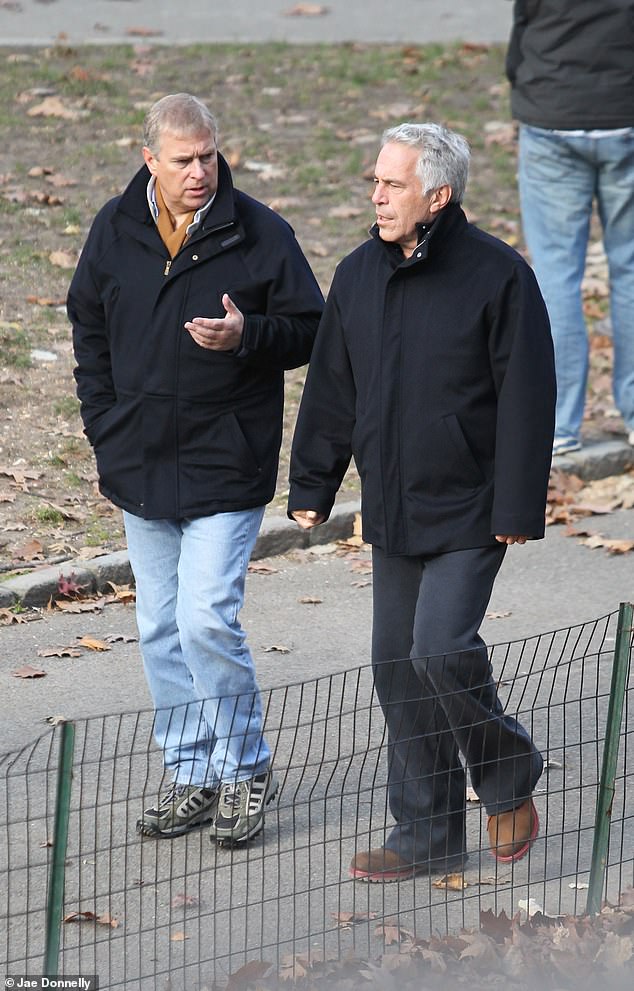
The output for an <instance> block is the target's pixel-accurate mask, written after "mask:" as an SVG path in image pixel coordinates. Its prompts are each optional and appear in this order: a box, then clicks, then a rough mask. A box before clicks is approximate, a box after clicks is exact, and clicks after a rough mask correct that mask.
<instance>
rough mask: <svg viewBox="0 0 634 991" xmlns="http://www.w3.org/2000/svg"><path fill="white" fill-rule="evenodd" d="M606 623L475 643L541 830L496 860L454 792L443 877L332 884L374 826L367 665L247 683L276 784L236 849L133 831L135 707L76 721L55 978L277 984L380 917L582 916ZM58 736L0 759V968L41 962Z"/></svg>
mask: <svg viewBox="0 0 634 991" xmlns="http://www.w3.org/2000/svg"><path fill="white" fill-rule="evenodd" d="M617 616H618V614H617V613H616V612H615V613H612V614H610V615H608V616H606V617H603V618H601V619H598V620H596V621H594V622H592V623H589V624H584V625H581V626H578V627H574V628H568V629H564V630H559V631H555V632H551V633H547V634H541V635H539V636H535V637H533V638H529V639H526V640H522V641H517V642H512V643H507V644H498V645H495V646H493V647H491V648H489V657H490V661H491V666H492V671H493V674H494V677H495V679H496V682H497V685H498V692H499V695H500V698H501V700H502V702H503V704H504V706H505V709H506V712H507V713H509V714H512V715H514V716H516V717H517V718H518V720H519V721H520V722H521V723H522V724H523V725H524V726H525V727H526V729H527V730H528V731H529V732H530V734H531V735H532V737H533V739H534V740H535V742H536V744H537V746H538V747H539V749H540V750H541V752H542V753H543V755H544V757H545V770H544V773H543V775H542V778H541V779H540V782H539V784H538V786H537V789H536V791H535V793H534V799H535V803H536V806H537V808H538V811H539V816H540V820H541V833H540V837H539V839H538V840H537V842H536V843H535V845H534V846H533V847H532V849H531V851H530V853H529V855H528V856H527V857H526V858H524V859H523V860H521V861H518V862H517V863H511V864H502V863H500V862H498V861H496V860H495V859H494V858H493V857H492V856H491V854H490V851H489V841H488V837H487V833H486V813H485V811H484V809H483V808H482V807H481V805H480V803H479V802H478V801H477V800H474V799H475V796H474V795H472V794H471V792H470V791H468V792H467V795H468V797H469V800H468V801H467V811H466V824H467V825H466V829H467V851H468V855H469V859H468V861H467V863H466V866H465V868H464V872H463V873H461V874H459V875H452V876H449V877H443V876H442V875H426V874H419V875H417V876H415V877H414V878H412V879H411V880H408V881H405V882H401V883H400V884H389V885H384V884H361V883H359V882H358V881H357V882H355V881H354V880H352V879H351V878H350V877H349V873H348V868H349V864H350V860H351V858H352V857H353V856H354V855H355V854H356V853H357V852H359V851H361V850H367V849H369V848H372V847H377V846H381V845H382V844H383V843H384V841H385V837H386V835H387V833H389V830H390V828H391V820H390V816H389V813H388V811H387V804H386V759H385V758H386V752H387V750H388V740H387V739H386V730H385V719H384V715H383V712H382V711H381V708H380V706H379V704H378V702H377V701H376V698H375V696H374V694H373V678H372V671H371V669H370V667H369V666H363V667H358V668H354V669H352V670H346V671H342V672H340V673H338V674H334V675H329V676H327V677H321V678H319V677H318V678H315V679H314V680H311V681H306V682H302V683H299V684H293V685H288V686H285V687H283V688H275V689H271V690H268V691H266V690H265V691H262V693H261V698H262V704H263V707H264V711H265V728H266V737H267V740H268V743H269V746H270V747H271V750H272V754H273V764H274V766H275V769H276V773H277V776H278V778H279V782H280V788H279V793H278V797H277V800H276V801H275V802H274V803H272V804H271V805H270V806H269V808H268V810H267V814H266V824H265V828H264V831H263V832H262V833H261V834H260V835H259V836H258V837H256V838H255V839H253V840H252V841H250V842H249V843H248V844H243V845H241V846H240V847H234V848H230V847H229V848H226V847H220V846H218V845H217V844H216V843H214V842H211V841H210V838H209V831H208V829H206V828H202V829H199V830H195V831H192V832H189V833H187V834H185V835H182V836H180V837H176V838H174V839H171V840H167V839H159V840H156V839H153V838H150V837H144V836H141V835H139V834H138V833H137V831H136V821H137V819H138V818H139V815H140V813H141V811H142V809H143V808H145V807H147V806H148V805H152V804H154V803H155V800H156V797H157V793H158V791H159V789H160V787H161V783H162V775H163V769H162V761H161V756H160V754H159V753H158V752H157V749H156V747H155V746H154V745H153V743H152V731H153V718H154V717H153V713H151V712H149V711H141V712H125V713H120V714H116V715H107V716H103V717H100V718H90V719H87V720H85V721H77V722H76V723H75V746H74V753H73V757H72V786H71V792H70V813H69V818H68V843H67V849H66V852H65V858H66V859H65V865H64V872H65V878H64V889H63V909H62V920H63V921H62V923H61V927H60V931H59V934H58V937H59V971H58V972H59V973H60V974H95V975H99V978H100V982H101V983H100V986H101V987H102V988H106V987H107V988H126V989H133V991H150V989H155V988H161V989H168V988H169V989H170V991H175V989H185V988H201V989H203V988H206V989H212V988H222V987H224V986H225V985H226V983H227V981H228V980H229V978H230V975H232V974H235V973H236V972H237V971H239V970H240V968H243V967H244V966H245V965H247V964H249V965H252V966H254V967H257V965H258V963H260V962H261V963H262V964H264V963H266V964H268V965H273V967H274V968H275V969H276V971H277V972H278V973H280V974H281V975H283V976H285V977H287V978H288V977H293V976H298V974H301V966H302V965H301V961H302V960H306V959H317V958H319V957H322V958H333V959H337V958H338V959H342V958H344V957H345V956H346V955H347V954H351V953H353V954H355V956H356V957H358V958H361V959H368V960H371V959H375V958H376V957H377V956H378V955H379V954H380V953H381V952H382V951H383V950H384V947H385V943H386V934H387V933H388V930H389V929H390V927H392V928H394V927H395V928H396V929H398V930H399V931H403V932H407V933H408V934H410V935H411V937H412V938H414V937H416V938H419V937H420V938H427V937H429V935H430V934H431V933H435V934H440V933H452V932H458V931H460V930H461V929H464V928H467V927H474V926H475V927H477V926H478V924H479V919H480V917H481V916H480V913H481V912H483V911H487V910H489V911H490V912H492V913H494V914H495V915H499V914H500V913H501V912H502V911H504V912H505V913H506V914H507V916H509V917H510V916H512V915H513V914H514V913H515V912H517V910H518V907H519V906H520V905H529V904H530V899H532V900H533V903H534V904H538V905H539V906H540V907H541V908H542V909H543V910H544V912H546V913H549V914H553V915H560V914H564V913H567V914H580V913H583V912H584V910H585V907H586V898H587V884H588V880H589V875H590V871H591V862H592V853H593V838H594V835H595V819H596V809H597V795H598V789H599V783H600V776H601V767H602V759H603V750H604V740H605V735H606V718H607V712H608V705H609V699H610V687H611V676H612V669H613V660H614V649H615V637H616V630H617ZM630 652H631V631H629V632H628V668H627V673H626V685H625V698H624V716H623V720H622V723H621V726H620V729H619V736H618V756H617V763H616V787H615V795H614V799H613V801H612V804H611V816H610V827H609V845H608V851H607V856H606V864H605V868H606V869H605V874H604V875H603V873H602V875H601V879H602V885H603V889H602V894H603V897H605V898H607V899H610V900H613V901H616V900H618V897H619V893H620V892H621V891H623V890H624V889H625V888H627V887H628V886H632V885H634V789H633V788H632V777H633V775H634V772H633V771H632V769H631V761H630V760H628V757H629V754H630V753H631V750H632V747H633V746H634V722H632V720H631V719H630V718H629V716H630V710H631V707H632V705H633V704H634V673H633V671H632V666H631V659H630ZM60 733H61V727H56V728H54V729H53V730H52V731H51V732H49V733H47V734H46V735H44V736H42V737H40V738H39V739H38V740H36V741H35V742H34V743H33V744H32V745H29V746H27V747H23V748H22V749H20V750H18V751H16V752H14V753H10V754H6V755H4V756H2V757H0V795H1V797H0V802H1V809H0V829H1V830H2V833H1V835H2V837H3V841H2V843H1V848H0V858H1V859H0V914H1V916H2V928H3V931H4V935H3V936H0V953H3V957H4V959H3V961H2V963H3V966H4V970H5V973H7V974H18V973H25V974H27V973H31V974H37V973H42V972H43V967H44V963H43V961H44V959H45V947H46V940H47V899H48V897H49V894H50V890H49V886H50V883H51V872H50V861H51V850H52V846H51V844H52V841H53V833H54V819H55V815H54V813H55V803H56V795H57V781H58V775H59V772H60V746H59V737H60ZM628 786H629V787H628ZM387 941H388V942H389V939H388V940H387ZM3 943H4V951H3V945H2V944H3Z"/></svg>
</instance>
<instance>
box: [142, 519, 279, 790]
mask: <svg viewBox="0 0 634 991" xmlns="http://www.w3.org/2000/svg"><path fill="white" fill-rule="evenodd" d="M263 515H264V508H263V507H260V508H258V509H249V510H246V511H243V512H236V513H217V514H216V515H214V516H206V517H202V518H200V519H192V520H190V519H185V520H143V519H139V518H138V517H136V516H132V515H131V514H130V513H124V514H123V516H124V522H125V529H126V536H127V540H128V551H129V555H130V564H131V566H132V570H133V572H134V576H135V580H136V586H137V601H136V611H137V623H138V627H139V637H140V644H141V653H142V655H143V664H144V668H145V675H146V678H147V681H148V685H149V688H150V692H151V693H152V698H153V701H154V707H155V709H156V715H155V721H154V735H155V738H156V741H157V743H158V745H159V746H160V747H161V748H162V750H163V753H164V763H165V768H166V770H167V771H169V772H170V774H171V776H172V778H173V780H174V781H176V782H177V783H178V784H196V785H204V786H207V787H216V786H217V785H218V783H219V782H220V781H229V780H238V781H242V780H245V779H247V778H251V777H253V776H254V775H256V774H260V773H261V772H262V771H264V770H266V768H267V767H268V764H269V759H270V753H269V749H268V746H267V744H266V742H265V741H264V739H263V736H262V707H261V701H260V695H259V691H258V686H257V683H256V680H255V671H254V666H253V660H252V658H251V654H250V652H249V649H248V647H247V646H246V643H245V634H244V631H243V629H242V627H241V625H240V623H239V620H238V616H239V613H240V609H241V608H242V604H243V601H244V584H245V575H246V570H247V565H248V563H249V557H250V555H251V551H252V550H253V547H254V544H255V541H256V538H257V535H258V530H259V528H260V524H261V522H262V517H263Z"/></svg>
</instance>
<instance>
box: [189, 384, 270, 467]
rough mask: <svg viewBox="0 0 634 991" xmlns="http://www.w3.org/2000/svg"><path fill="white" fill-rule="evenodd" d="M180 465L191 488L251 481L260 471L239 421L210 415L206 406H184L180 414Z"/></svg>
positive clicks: (224, 415) (229, 416) (231, 415)
mask: <svg viewBox="0 0 634 991" xmlns="http://www.w3.org/2000/svg"><path fill="white" fill-rule="evenodd" d="M178 446H179V461H180V467H181V470H182V472H183V473H184V474H185V475H186V476H187V477H188V481H189V483H190V484H193V485H195V484H198V483H202V482H204V480H205V479H208V480H209V481H211V480H212V479H213V480H215V482H221V483H222V482H224V483H230V482H232V481H238V480H239V479H241V478H253V477H255V476H257V475H259V474H260V471H261V468H260V465H259V464H258V461H257V459H256V457H255V454H254V453H253V451H252V449H251V446H250V445H249V443H248V441H247V439H246V437H245V435H244V432H243V430H242V427H241V426H240V421H239V420H238V417H237V416H236V414H235V413H233V412H227V413H222V414H220V415H218V414H217V413H216V414H210V411H209V408H208V407H207V406H206V405H205V404H202V403H201V404H200V405H198V404H196V403H191V404H189V403H187V404H183V405H182V406H181V409H180V414H179V445H178Z"/></svg>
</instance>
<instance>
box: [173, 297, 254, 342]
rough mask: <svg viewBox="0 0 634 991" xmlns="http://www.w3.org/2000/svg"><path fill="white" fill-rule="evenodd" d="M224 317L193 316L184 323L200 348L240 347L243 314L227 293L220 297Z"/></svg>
mask: <svg viewBox="0 0 634 991" xmlns="http://www.w3.org/2000/svg"><path fill="white" fill-rule="evenodd" d="M222 305H223V306H224V308H225V315H224V317H215V318H214V317H194V319H193V320H191V321H188V322H187V323H186V324H185V330H187V331H189V333H190V334H191V335H192V337H193V339H194V340H195V342H196V344H199V345H200V347H201V348H206V349H207V350H208V351H235V350H236V348H238V347H240V341H241V340H242V329H243V327H244V316H243V314H242V313H241V312H240V310H239V309H238V307H237V306H236V304H235V303H234V302H233V300H232V299H231V296H230V295H229V294H228V293H224V295H223V297H222Z"/></svg>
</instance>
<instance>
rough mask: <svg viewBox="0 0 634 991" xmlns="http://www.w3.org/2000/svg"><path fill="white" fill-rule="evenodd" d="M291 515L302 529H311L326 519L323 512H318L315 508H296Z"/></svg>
mask: <svg viewBox="0 0 634 991" xmlns="http://www.w3.org/2000/svg"><path fill="white" fill-rule="evenodd" d="M291 516H292V517H293V519H294V520H295V522H296V523H297V524H299V526H301V528H302V530H311V529H312V528H313V527H314V526H319V524H320V523H323V522H324V520H325V519H326V517H325V516H324V514H323V513H317V512H316V511H315V510H314V509H296V510H295V512H293V513H291Z"/></svg>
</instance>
